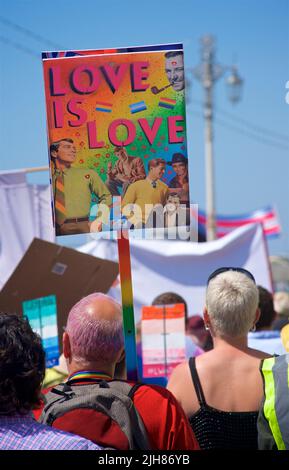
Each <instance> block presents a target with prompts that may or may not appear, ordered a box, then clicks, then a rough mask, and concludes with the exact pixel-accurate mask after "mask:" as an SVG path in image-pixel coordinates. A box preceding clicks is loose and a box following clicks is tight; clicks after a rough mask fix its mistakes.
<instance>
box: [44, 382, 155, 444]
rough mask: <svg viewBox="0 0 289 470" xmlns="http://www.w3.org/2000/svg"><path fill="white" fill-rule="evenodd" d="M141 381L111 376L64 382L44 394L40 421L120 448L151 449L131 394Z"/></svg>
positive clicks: (98, 442)
mask: <svg viewBox="0 0 289 470" xmlns="http://www.w3.org/2000/svg"><path fill="white" fill-rule="evenodd" d="M141 385H142V384H140V383H138V384H135V385H134V386H131V385H129V384H128V383H127V382H124V381H119V380H112V381H111V382H106V381H101V382H100V383H89V384H81V385H80V384H73V385H71V384H70V383H69V382H67V383H62V384H59V385H57V386H56V387H54V388H53V389H52V390H51V391H50V392H48V393H47V394H46V395H45V406H44V409H43V411H42V414H41V416H40V418H39V421H40V422H41V423H44V424H48V425H50V426H54V427H56V428H58V429H62V430H63V431H67V432H71V433H74V434H78V435H81V436H82V437H85V438H87V439H90V440H91V441H93V442H96V443H97V444H99V445H101V446H103V447H106V448H113V449H119V450H127V449H140V450H150V444H149V440H148V437H147V433H146V430H145V427H144V424H143V421H142V419H141V417H140V415H139V413H138V411H137V409H136V408H135V406H134V403H133V401H132V397H133V395H134V393H135V391H136V390H137V389H138V388H139V387H140V386H141Z"/></svg>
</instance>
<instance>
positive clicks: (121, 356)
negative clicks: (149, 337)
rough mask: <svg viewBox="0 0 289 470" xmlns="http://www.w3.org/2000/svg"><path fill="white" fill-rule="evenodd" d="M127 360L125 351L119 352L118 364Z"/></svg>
mask: <svg viewBox="0 0 289 470" xmlns="http://www.w3.org/2000/svg"><path fill="white" fill-rule="evenodd" d="M124 360H125V350H124V348H122V349H121V350H120V352H119V357H118V360H117V361H116V362H117V363H119V362H122V361H124Z"/></svg>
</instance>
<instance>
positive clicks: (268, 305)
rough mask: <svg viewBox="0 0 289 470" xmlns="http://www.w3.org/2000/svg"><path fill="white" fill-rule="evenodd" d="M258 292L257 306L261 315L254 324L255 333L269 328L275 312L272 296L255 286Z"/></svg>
mask: <svg viewBox="0 0 289 470" xmlns="http://www.w3.org/2000/svg"><path fill="white" fill-rule="evenodd" d="M257 287H258V291H259V304H258V307H259V309H260V312H261V315H260V318H259V320H258V322H257V323H256V331H259V330H262V329H263V328H270V327H271V326H272V323H273V320H274V319H275V316H276V312H275V310H274V302H273V295H272V294H271V292H269V291H268V290H267V289H265V288H264V287H261V286H257Z"/></svg>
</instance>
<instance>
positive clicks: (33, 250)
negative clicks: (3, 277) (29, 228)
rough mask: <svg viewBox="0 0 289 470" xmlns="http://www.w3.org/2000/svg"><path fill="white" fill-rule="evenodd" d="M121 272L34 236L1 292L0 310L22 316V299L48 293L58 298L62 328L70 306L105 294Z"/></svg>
mask: <svg viewBox="0 0 289 470" xmlns="http://www.w3.org/2000/svg"><path fill="white" fill-rule="evenodd" d="M117 275H118V264H117V263H115V262H113V261H107V260H103V259H100V258H96V257H95V256H91V255H87V254H84V253H80V252H78V251H76V250H74V249H72V248H66V247H63V246H60V245H56V244H55V243H50V242H47V241H44V240H40V239H38V238H34V240H33V241H32V243H31V245H30V246H29V248H28V250H27V251H26V253H25V254H24V256H23V258H22V260H21V261H20V263H19V264H18V266H17V267H16V269H15V271H14V273H13V274H12V275H11V277H10V278H9V279H8V281H7V282H6V284H5V285H4V287H3V289H2V291H1V292H0V311H1V312H2V313H17V314H18V315H22V302H23V301H25V300H32V299H37V298H39V297H45V296H48V295H56V298H57V323H58V334H59V341H60V344H62V333H63V327H64V326H65V325H66V320H67V316H68V313H69V310H70V309H71V307H72V306H73V305H74V304H75V303H76V302H78V301H79V300H80V299H81V298H83V297H85V296H87V295H89V294H92V293H93V292H103V293H106V292H107V291H108V290H109V289H110V287H111V285H112V284H113V282H114V281H115V279H116V277H117Z"/></svg>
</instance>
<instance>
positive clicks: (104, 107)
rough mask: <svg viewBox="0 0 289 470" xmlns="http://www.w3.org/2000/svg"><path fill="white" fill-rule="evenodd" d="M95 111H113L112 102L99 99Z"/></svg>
mask: <svg viewBox="0 0 289 470" xmlns="http://www.w3.org/2000/svg"><path fill="white" fill-rule="evenodd" d="M95 104H96V108H95V111H102V112H103V113H111V111H112V103H103V102H102V101H97V102H96V103H95Z"/></svg>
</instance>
